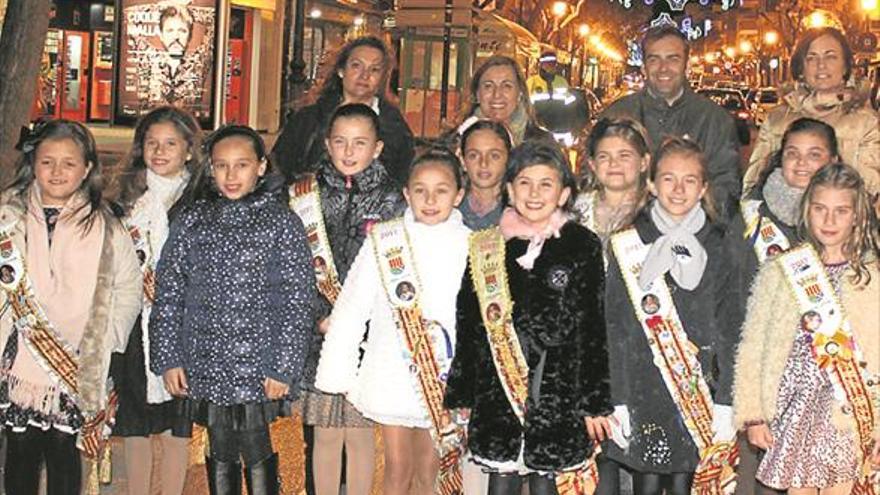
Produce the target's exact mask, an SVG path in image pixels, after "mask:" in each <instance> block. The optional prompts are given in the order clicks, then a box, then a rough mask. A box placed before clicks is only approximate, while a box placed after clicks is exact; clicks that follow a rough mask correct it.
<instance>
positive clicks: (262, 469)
mask: <svg viewBox="0 0 880 495" xmlns="http://www.w3.org/2000/svg"><path fill="white" fill-rule="evenodd" d="M244 479H245V482H246V483H247V489H248V494H249V495H278V494H279V493H280V490H281V486H280V483H279V481H278V454H272V455H270V456H269V457H267V458H265V459H263V460H262V461H260V462H258V463H257V464H254V465H253V466H250V467H246V468H245V469H244Z"/></svg>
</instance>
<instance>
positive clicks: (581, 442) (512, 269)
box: [445, 222, 611, 471]
mask: <svg viewBox="0 0 880 495" xmlns="http://www.w3.org/2000/svg"><path fill="white" fill-rule="evenodd" d="M527 246H528V241H526V240H521V239H511V240H509V241H507V260H506V266H507V273H508V276H509V281H510V290H511V294H512V296H513V300H514V306H513V321H514V327H515V329H516V332H517V336H518V337H519V340H520V345H521V346H522V347H523V354H524V355H525V357H526V360H527V361H528V364H529V370H530V371H529V398H528V402H527V405H526V418H525V426H523V425H522V424H520V422H519V420H518V419H517V417H516V415H515V414H514V412H513V409H512V408H511V406H510V403H509V402H508V400H507V397H506V395H505V393H504V389H503V388H502V386H501V382H500V380H499V378H498V375H497V374H496V370H495V365H494V363H493V361H492V355H491V351H490V349H489V344H488V340H487V338H486V329H485V327H484V326H483V320H482V318H481V316H480V309H479V303H478V301H477V295H476V293H475V292H474V289H473V283H472V282H471V276H470V271H468V272H467V273H466V274H465V277H464V283H463V285H462V289H461V291H460V292H459V295H458V328H457V332H458V338H457V340H458V342H457V344H456V354H455V359H454V360H453V363H452V369H451V370H450V373H449V378H448V382H447V389H446V401H445V402H446V406H447V407H449V408H450V409H455V408H469V409H470V410H471V416H470V423H469V425H468V447H469V448H470V450H471V452H472V453H474V454H475V455H477V456H479V457H481V458H483V459H487V460H491V461H498V462H502V461H516V459H517V458H518V456H519V452H520V445H521V442H523V441H524V442H525V446H524V460H525V464H526V466H528V467H529V468H532V469H539V470H546V471H554V470H560V469H562V468H566V467H570V466H574V465H576V464H579V463H581V462H583V461H584V460H586V459H587V457H588V456H589V455H591V453H592V451H593V447H594V444H593V442H591V441H590V440H589V438H588V437H587V432H586V427H585V425H584V417H585V416H596V415H605V414H608V413H609V412H610V409H611V408H610V405H611V402H610V386H609V372H608V353H607V350H606V342H605V337H606V334H605V320H604V311H603V294H604V290H603V287H604V279H605V275H604V270H603V263H602V244H601V242H600V241H599V238H598V237H596V235H595V234H593V233H592V232H590V231H588V230H587V229H585V228H583V227H581V226H580V225H577V224H576V223H574V222H569V223H567V224H566V225H565V226H563V228H562V230H561V236H560V237H559V238H550V239H547V241H546V242H545V243H544V246H543V250H542V252H541V255H540V256H539V257H538V259H537V260H536V261H535V265H534V268H533V269H532V270H530V271H527V270H525V269H523V268H522V267H520V266H519V264H518V263H517V262H516V258H518V257H519V256H521V255H523V254H524V253H525V252H526V248H527ZM542 355H543V357H544V363H545V364H544V368H543V377H538V376H536V375H537V373H536V371H537V369H538V368H539V363H540V362H541V359H542Z"/></svg>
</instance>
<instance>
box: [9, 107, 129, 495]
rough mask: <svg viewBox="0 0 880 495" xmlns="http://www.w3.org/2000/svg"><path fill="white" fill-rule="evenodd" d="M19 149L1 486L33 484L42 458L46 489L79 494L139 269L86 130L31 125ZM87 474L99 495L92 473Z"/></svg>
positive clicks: (61, 124) (14, 489) (72, 125)
mask: <svg viewBox="0 0 880 495" xmlns="http://www.w3.org/2000/svg"><path fill="white" fill-rule="evenodd" d="M19 149H20V150H21V151H22V156H21V158H20V159H19V161H18V164H17V167H16V171H15V177H14V179H13V180H12V182H11V184H10V185H9V186H8V187H6V188H5V189H4V190H3V192H2V195H0V297H2V299H3V301H2V307H3V312H2V314H0V345H2V346H3V347H2V350H3V354H2V358H0V425H2V426H4V427H5V429H6V442H7V443H6V445H7V449H6V467H5V469H4V482H5V489H6V493H9V494H12V493H15V494H36V493H37V488H38V485H39V483H40V471H41V466H42V465H43V464H44V463H45V466H46V486H47V492H48V495H64V494H70V495H74V494H79V493H80V485H81V480H82V476H81V471H80V466H81V464H80V454H79V453H78V452H77V448H79V449H81V450H83V452H84V454H85V455H87V456H89V457H91V458H95V457H97V456H98V455H99V454H100V453H101V451H102V450H103V449H102V445H103V444H104V435H105V433H106V432H107V431H108V430H106V428H107V424H106V423H107V421H106V420H107V417H108V416H111V415H112V410H111V409H112V403H113V401H112V400H109V399H108V392H110V390H109V388H108V380H107V372H108V368H109V366H110V355H111V353H113V352H120V351H122V350H123V349H125V345H126V342H127V341H128V335H129V332H130V331H131V327H132V325H133V324H134V321H135V319H136V318H137V315H138V313H139V312H140V305H141V282H142V279H141V274H140V270H138V260H137V256H136V255H135V252H134V248H133V246H132V243H131V238H130V237H129V236H128V232H126V229H125V228H124V227H123V225H122V223H120V221H119V219H118V218H116V216H115V215H114V214H113V213H112V212H111V210H110V208H109V205H108V204H107V203H105V202H104V201H103V200H102V199H101V188H100V184H101V167H100V164H99V163H98V153H97V150H96V147H95V140H94V138H93V137H92V135H91V133H89V130H88V129H87V128H86V127H85V126H83V125H82V124H79V123H76V122H70V121H66V120H55V121H51V122H48V123H43V124H38V125H37V127H36V128H35V129H34V130H33V131H31V132H30V134H29V135H26V136H23V139H22V141H21V142H20V143H19ZM90 478H91V477H90ZM89 481H90V484H89V487H88V488H89V490H88V493H94V492H95V491H96V490H97V486H96V483H97V479H90V480H89ZM92 482H93V483H94V484H92Z"/></svg>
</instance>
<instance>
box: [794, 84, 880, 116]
mask: <svg viewBox="0 0 880 495" xmlns="http://www.w3.org/2000/svg"><path fill="white" fill-rule="evenodd" d="M870 91H871V88H870V85H869V84H868V83H867V81H862V80H857V79H855V78H850V80H849V81H847V83H846V85H845V86H844V87H843V90H842V91H841V92H840V93H839V94H838V95H837V101H834V100H833V99H828V101H823V102H822V103H821V108H820V107H819V104H818V102H817V101H816V95H815V93H814V92H813V90H812V89H811V88H810V87H809V86H807V85H806V84H805V83H803V82H790V83H788V84H786V85H784V86H783V87H782V91H781V94H782V100H783V101H784V102H785V103H787V104H788V106H789V107H790V108H791V109H792V110H794V111H795V112H804V111H806V113H809V114H817V113H819V114H822V113H831V112H837V111H840V110H843V112H844V113H849V112H851V111H853V110H856V109H859V108H862V107H864V106H866V105H869V100H868V97H869V95H870Z"/></svg>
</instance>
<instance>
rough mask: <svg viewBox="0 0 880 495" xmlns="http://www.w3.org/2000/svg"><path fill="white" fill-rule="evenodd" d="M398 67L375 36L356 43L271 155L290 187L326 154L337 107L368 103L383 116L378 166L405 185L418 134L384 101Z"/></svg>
mask: <svg viewBox="0 0 880 495" xmlns="http://www.w3.org/2000/svg"><path fill="white" fill-rule="evenodd" d="M392 65H393V57H392V54H391V51H390V50H389V49H388V47H386V46H385V44H384V43H383V42H382V41H381V40H379V39H378V38H375V37H373V36H365V37H363V38H357V39H355V40H352V41H351V42H349V43H347V44H346V45H345V46H344V47H343V48H342V50H341V51H340V52H339V56H338V57H337V58H336V63H335V64H334V65H333V69H332V71H331V72H330V73H329V74H328V75H327V78H326V80H325V82H324V86H323V87H322V88H321V90H320V94H319V95H318V99H317V101H316V102H315V103H313V104H311V105H309V106H307V107H305V108H303V109H301V110H300V111H298V112H296V113H294V114H293V115H291V116H290V117H289V118H288V119H287V122H286V123H285V124H284V128H283V129H282V130H281V135H279V136H278V140H277V141H276V142H275V147H274V148H273V149H272V159H273V162H274V163H276V164H277V166H278V167H279V168H280V169H281V172H282V173H283V174H284V176H285V177H286V178H287V181H288V182H291V181H292V180H293V179H294V178H296V177H298V176H300V175H302V174H303V173H305V172H314V171H315V170H316V168H317V165H318V163H319V162H320V160H321V158H322V156H323V155H324V153H325V149H324V137H325V136H324V135H325V133H326V131H327V123H328V122H329V120H330V116H331V115H333V111H334V110H336V107H338V106H339V105H342V104H346V103H363V104H365V105H368V106H370V107H372V108H373V111H375V112H376V113H377V114H378V115H379V124H380V125H379V127H380V131H379V139H381V140H382V142H384V143H385V148H384V149H383V150H382V154H381V155H380V156H379V161H380V162H382V164H383V165H385V168H386V169H387V171H388V175H389V176H391V178H392V179H394V181H395V182H397V183H398V184H401V185H402V184H404V183H405V182H406V177H407V173H408V171H409V166H410V163H411V162H412V159H413V134H412V131H411V130H410V128H409V125H407V123H406V121H405V120H404V119H403V115H401V113H400V110H399V109H398V108H397V105H395V104H394V103H392V102H391V101H389V100H388V98H387V96H386V95H385V91H386V88H387V87H388V74H389V72H390V71H391V67H392Z"/></svg>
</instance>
